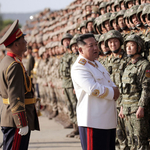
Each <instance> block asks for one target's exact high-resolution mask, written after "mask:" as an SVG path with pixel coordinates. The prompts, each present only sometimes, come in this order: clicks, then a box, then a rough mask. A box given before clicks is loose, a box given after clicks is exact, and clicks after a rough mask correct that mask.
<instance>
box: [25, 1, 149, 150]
mask: <svg viewBox="0 0 150 150" xmlns="http://www.w3.org/2000/svg"><path fill="white" fill-rule="evenodd" d="M23 30H24V32H26V33H27V36H26V38H27V41H28V46H29V47H31V48H32V55H33V56H34V60H35V63H34V67H33V69H32V71H31V76H32V81H33V83H34V87H35V91H36V96H37V98H39V99H41V100H40V102H39V103H40V105H41V106H42V107H41V109H43V110H45V111H46V112H47V116H48V118H49V119H52V118H55V117H58V116H59V115H60V118H61V119H62V118H63V117H64V116H65V115H66V114H67V116H69V121H70V122H69V123H68V124H67V126H66V127H71V126H72V125H73V128H74V130H73V132H71V133H70V134H68V135H67V136H68V137H75V136H76V135H78V134H79V131H78V126H77V120H76V105H77V99H76V96H75V92H74V88H73V84H72V80H71V75H70V72H71V66H72V65H73V63H74V62H75V60H76V58H77V57H78V46H77V40H76V39H77V38H78V37H79V36H80V35H81V34H85V33H93V34H94V36H95V39H96V40H97V42H98V47H99V51H100V52H99V58H98V60H99V61H100V62H101V64H103V65H104V66H105V68H106V69H107V71H108V72H109V74H110V76H111V79H112V81H113V82H114V83H115V84H116V85H117V86H118V88H119V89H120V93H121V94H120V97H119V99H118V100H117V112H118V125H117V131H116V149H121V150H128V149H131V150H136V149H138V150H149V149H150V148H149V142H148V139H149V138H150V132H149V127H150V125H149V123H150V119H149V118H150V116H149V114H150V113H149V112H150V111H149V104H150V103H149V100H150V94H149V93H150V92H149V91H150V87H149V85H150V64H149V60H150V57H149V48H150V44H149V35H150V34H149V33H150V32H149V31H150V0H112V1H101V0H89V1H87V0H76V1H74V2H72V3H71V4H70V5H69V6H68V7H67V8H66V9H64V10H60V11H54V12H51V11H50V9H45V10H44V11H43V12H41V13H39V14H37V15H35V16H34V17H33V20H30V21H27V23H26V25H25V26H24V27H23ZM133 50H134V53H133ZM61 114H62V115H61ZM65 119H66V118H65ZM62 120H63V119H62ZM63 122H66V120H65V121H64V120H63Z"/></svg>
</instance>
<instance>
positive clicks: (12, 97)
mask: <svg viewBox="0 0 150 150" xmlns="http://www.w3.org/2000/svg"><path fill="white" fill-rule="evenodd" d="M7 83H8V98H9V103H10V108H11V112H12V114H13V118H14V122H15V124H16V127H17V128H21V127H24V126H27V124H28V123H27V117H26V111H25V103H24V99H25V88H24V77H23V69H22V67H21V65H20V64H19V63H14V64H13V65H12V66H11V67H10V68H9V69H8V72H7Z"/></svg>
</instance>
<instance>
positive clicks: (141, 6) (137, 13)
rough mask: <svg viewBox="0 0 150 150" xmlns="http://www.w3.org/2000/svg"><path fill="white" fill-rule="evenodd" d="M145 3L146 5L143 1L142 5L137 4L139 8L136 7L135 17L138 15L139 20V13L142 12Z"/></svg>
mask: <svg viewBox="0 0 150 150" xmlns="http://www.w3.org/2000/svg"><path fill="white" fill-rule="evenodd" d="M146 5H147V4H146V3H144V4H142V5H139V8H138V9H137V12H136V15H137V17H138V19H139V20H141V19H140V13H142V11H143V9H144V7H145V6H146Z"/></svg>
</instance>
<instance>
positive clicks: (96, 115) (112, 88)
mask: <svg viewBox="0 0 150 150" xmlns="http://www.w3.org/2000/svg"><path fill="white" fill-rule="evenodd" d="M77 44H78V47H79V53H80V55H79V57H78V58H77V60H76V62H75V63H74V65H73V66H72V70H71V77H72V81H73V84H74V89H75V92H76V96H77V99H78V103H77V122H78V126H79V132H80V139H81V145H82V148H83V150H115V134H116V125H117V116H116V114H117V113H116V102H115V101H116V100H117V99H118V97H119V90H118V88H117V87H116V85H115V84H114V83H113V82H112V81H111V79H110V77H109V73H108V72H107V71H106V69H105V68H104V67H103V66H102V65H101V64H100V63H99V62H98V61H97V60H96V58H98V54H99V49H98V46H97V42H96V40H95V37H94V35H93V34H91V33H87V34H83V35H81V36H80V37H79V38H77Z"/></svg>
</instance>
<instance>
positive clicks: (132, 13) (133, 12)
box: [129, 5, 139, 23]
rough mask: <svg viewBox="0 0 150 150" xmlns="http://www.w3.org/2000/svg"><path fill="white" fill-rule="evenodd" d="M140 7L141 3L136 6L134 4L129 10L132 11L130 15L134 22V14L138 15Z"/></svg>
mask: <svg viewBox="0 0 150 150" xmlns="http://www.w3.org/2000/svg"><path fill="white" fill-rule="evenodd" d="M138 8H139V5H134V6H132V7H131V8H130V11H129V13H130V15H129V20H130V21H131V23H133V22H132V16H133V15H136V13H137V10H138Z"/></svg>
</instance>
